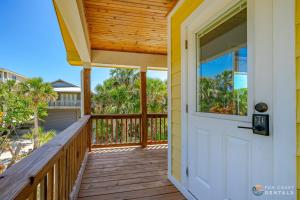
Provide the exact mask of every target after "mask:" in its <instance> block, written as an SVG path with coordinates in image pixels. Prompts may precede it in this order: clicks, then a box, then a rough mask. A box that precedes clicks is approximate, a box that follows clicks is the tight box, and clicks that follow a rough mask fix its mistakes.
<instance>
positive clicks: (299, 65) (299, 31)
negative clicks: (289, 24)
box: [296, 0, 300, 200]
mask: <svg viewBox="0 0 300 200" xmlns="http://www.w3.org/2000/svg"><path fill="white" fill-rule="evenodd" d="M296 80H297V197H298V198H297V199H298V200H300V0H296Z"/></svg>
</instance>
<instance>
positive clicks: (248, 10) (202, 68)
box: [187, 0, 274, 200]
mask: <svg viewBox="0 0 300 200" xmlns="http://www.w3.org/2000/svg"><path fill="white" fill-rule="evenodd" d="M211 2H215V5H216V7H215V8H211V10H209V8H207V10H206V11H203V12H206V16H204V14H203V17H202V18H201V17H199V18H197V19H195V20H194V21H193V22H192V23H191V25H190V26H188V27H187V30H188V32H187V37H188V44H189V47H188V50H187V57H188V59H187V61H188V73H187V77H188V78H187V80H188V81H187V82H188V87H187V88H188V106H189V109H188V110H189V111H188V114H187V118H188V120H187V121H188V126H187V128H188V170H189V175H188V189H189V191H190V192H191V193H192V194H193V195H194V196H195V197H196V198H197V199H199V200H224V199H228V200H248V199H256V198H260V197H261V196H259V195H260V194H259V192H258V193H256V195H255V194H254V193H253V191H252V189H253V187H254V186H256V188H257V190H260V189H261V188H260V186H259V185H272V184H273V135H272V114H273V113H272V110H273V102H272V97H273V91H274V88H273V77H272V74H273V52H272V51H273V50H272V47H273V39H272V37H271V36H272V34H273V31H272V23H270V22H272V18H273V15H272V0H264V1H261V0H259V1H258V0H257V1H255V5H254V3H253V1H248V2H247V3H246V2H244V3H243V2H239V1H229V0H228V1H222V3H220V2H221V1H211ZM212 4H213V3H212ZM258 8H260V9H258ZM209 15H211V16H209ZM259 102H264V103H266V104H267V105H268V111H267V112H265V113H264V114H268V115H269V116H270V119H271V120H270V121H269V122H270V127H271V130H270V132H271V133H270V136H262V135H257V134H253V131H252V130H250V129H242V128H238V126H244V127H252V114H254V113H258V112H257V111H255V109H254V106H255V104H257V103H259Z"/></svg>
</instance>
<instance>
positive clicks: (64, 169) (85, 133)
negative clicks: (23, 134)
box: [0, 116, 90, 200]
mask: <svg viewBox="0 0 300 200" xmlns="http://www.w3.org/2000/svg"><path fill="white" fill-rule="evenodd" d="M89 119H90V116H85V117H83V118H81V119H79V120H78V121H77V122H76V123H74V124H73V125H71V126H70V127H68V128H67V129H65V130H64V131H63V132H61V133H60V134H59V135H57V136H56V137H55V138H54V139H53V140H51V141H50V142H49V143H47V144H45V145H43V146H42V147H40V148H38V149H36V150H35V151H33V152H32V153H31V154H30V155H29V156H28V157H26V158H24V159H23V160H21V161H20V162H18V163H17V164H15V165H14V166H12V167H11V168H9V169H7V170H6V171H5V172H4V173H3V174H1V175H0V199H34V200H35V199H70V198H71V197H72V195H73V194H75V193H74V185H75V183H76V180H77V177H78V174H79V172H80V168H81V165H82V163H83V162H84V160H85V158H86V155H87V151H88V149H89V144H90V139H89V131H90V122H89ZM72 191H73V192H72Z"/></svg>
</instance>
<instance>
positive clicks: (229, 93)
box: [197, 7, 248, 116]
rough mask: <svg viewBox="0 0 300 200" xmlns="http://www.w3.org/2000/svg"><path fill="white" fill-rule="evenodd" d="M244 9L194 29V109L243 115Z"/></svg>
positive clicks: (245, 106) (245, 96)
mask: <svg viewBox="0 0 300 200" xmlns="http://www.w3.org/2000/svg"><path fill="white" fill-rule="evenodd" d="M247 68H248V66H247V9H246V8H242V7H239V8H238V9H236V10H235V11H234V12H231V13H229V14H227V15H226V16H224V17H223V18H222V19H220V20H217V21H216V22H215V23H213V24H212V25H211V26H209V27H208V28H207V29H206V30H204V31H201V32H199V33H197V112H205V113H218V114H228V115H240V116H245V115H247V110H248V85H247V78H248V75H247Z"/></svg>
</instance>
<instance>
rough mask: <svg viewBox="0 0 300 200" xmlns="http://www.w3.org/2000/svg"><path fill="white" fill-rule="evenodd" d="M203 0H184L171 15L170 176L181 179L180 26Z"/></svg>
mask: <svg viewBox="0 0 300 200" xmlns="http://www.w3.org/2000/svg"><path fill="white" fill-rule="evenodd" d="M202 1H203V0H185V1H184V2H183V4H182V5H181V6H180V7H179V8H178V10H177V11H176V12H175V13H174V15H173V16H172V17H171V36H172V40H171V49H172V51H171V52H172V54H171V68H172V69H171V85H172V88H171V92H172V97H171V99H172V116H171V119H172V122H171V123H172V130H171V133H172V141H171V142H172V176H173V177H174V178H176V179H177V180H180V179H181V121H180V120H181V106H180V105H181V92H180V85H181V47H180V41H181V39H180V38H181V37H180V26H181V24H182V23H183V22H184V20H185V19H186V18H187V17H188V16H189V15H190V14H191V13H192V12H193V11H194V10H195V9H196V8H197V7H199V5H200V4H201V3H202Z"/></svg>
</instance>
